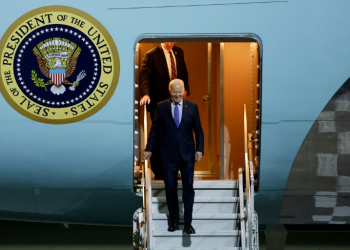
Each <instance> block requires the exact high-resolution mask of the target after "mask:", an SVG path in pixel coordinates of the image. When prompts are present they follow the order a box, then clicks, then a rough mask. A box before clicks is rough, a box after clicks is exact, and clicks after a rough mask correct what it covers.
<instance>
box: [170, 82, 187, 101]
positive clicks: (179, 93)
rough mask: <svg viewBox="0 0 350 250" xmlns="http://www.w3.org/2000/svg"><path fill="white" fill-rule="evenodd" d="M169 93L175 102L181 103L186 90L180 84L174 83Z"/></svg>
mask: <svg viewBox="0 0 350 250" xmlns="http://www.w3.org/2000/svg"><path fill="white" fill-rule="evenodd" d="M169 93H170V95H171V99H172V100H173V102H181V100H182V98H183V94H184V88H183V87H182V86H181V84H180V83H174V84H172V85H170V90H169Z"/></svg>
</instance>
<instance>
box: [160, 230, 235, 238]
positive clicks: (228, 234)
mask: <svg viewBox="0 0 350 250" xmlns="http://www.w3.org/2000/svg"><path fill="white" fill-rule="evenodd" d="M239 235H240V231H239V230H221V231H217V230H196V233H195V234H191V235H189V234H183V233H182V231H181V230H176V231H175V232H169V231H168V230H159V231H153V237H179V236H180V237H203V236H206V237H219V236H220V237H232V236H239Z"/></svg>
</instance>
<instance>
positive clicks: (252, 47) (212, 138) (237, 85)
mask: <svg viewBox="0 0 350 250" xmlns="http://www.w3.org/2000/svg"><path fill="white" fill-rule="evenodd" d="M174 40H176V43H175V46H177V47H180V48H182V49H183V51H184V56H185V62H186V66H187V70H188V74H189V85H190V95H189V96H188V97H186V99H188V100H190V101H192V102H195V103H196V104H197V105H198V109H199V113H200V118H201V123H202V127H203V132H204V136H205V144H204V156H203V159H202V161H201V162H199V163H196V165H195V179H197V180H198V179H199V180H200V179H214V180H215V179H216V180H218V179H226V180H232V179H237V173H238V168H240V167H242V166H243V163H244V128H243V105H244V104H246V106H247V120H248V133H251V134H253V136H254V139H255V140H257V139H258V137H259V133H260V120H259V118H260V117H259V114H260V99H261V98H260V89H261V88H260V87H261V83H260V79H261V78H260V75H261V55H260V48H259V43H258V42H257V41H256V40H253V39H246V40H244V39H243V40H242V38H239V39H237V38H236V39H231V40H230V41H227V42H213V41H209V39H207V40H208V41H205V39H197V40H195V41H193V40H192V41H188V40H186V39H180V38H176V39H174V38H168V39H157V40H155V39H145V40H141V41H140V42H139V43H138V44H137V45H136V49H135V83H136V84H138V80H139V79H138V78H139V73H140V71H141V66H142V61H143V58H144V54H145V53H146V52H147V51H149V50H150V49H152V48H154V47H156V46H158V45H159V44H160V42H171V41H174ZM235 40H236V41H235ZM140 99H141V97H140V94H139V91H138V88H136V89H135V100H136V101H139V100H140ZM136 109H139V111H138V114H139V119H138V120H139V123H140V124H139V125H138V124H137V122H136V123H135V126H136V127H137V126H139V128H138V129H139V131H140V134H139V140H138V141H139V142H140V145H144V144H143V143H144V142H143V136H142V134H143V124H142V122H141V121H143V112H142V111H143V107H139V105H136ZM148 124H149V127H148V131H147V133H148V132H149V129H150V125H151V120H150V118H149V115H148ZM135 129H136V128H135ZM136 141H137V140H136ZM255 146H256V148H255V150H253V153H254V159H256V166H257V165H258V156H259V148H258V147H259V145H258V144H257V143H255V144H254V147H255ZM139 148H140V149H142V148H143V146H141V147H139ZM142 153H143V152H142V150H139V152H136V153H135V155H138V157H137V158H139V159H141V158H142Z"/></svg>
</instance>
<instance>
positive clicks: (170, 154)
mask: <svg viewBox="0 0 350 250" xmlns="http://www.w3.org/2000/svg"><path fill="white" fill-rule="evenodd" d="M184 90H185V89H184V82H183V81H181V80H179V79H176V80H173V81H171V82H170V84H169V92H170V95H171V98H169V99H167V100H165V101H163V102H160V103H158V105H157V111H156V114H155V117H154V120H153V124H152V127H151V131H150V133H149V137H148V141H147V146H146V150H145V152H144V155H143V158H144V159H146V160H147V159H149V158H150V157H151V156H152V149H153V146H154V143H155V141H156V139H157V136H158V134H159V132H160V145H161V163H162V167H163V172H164V183H165V190H166V200H167V206H168V210H169V215H170V221H169V222H170V223H169V227H168V231H175V230H178V229H179V226H178V224H179V203H178V198H177V171H178V169H179V170H180V171H181V175H182V186H183V194H182V200H183V203H184V210H185V211H184V222H185V227H184V232H185V233H188V234H194V233H195V230H194V228H193V227H192V225H191V223H192V210H193V202H194V189H193V177H194V164H195V162H196V161H197V162H199V161H200V160H201V159H202V155H203V153H204V134H203V130H202V126H201V122H200V119H199V112H198V106H197V105H196V104H195V103H193V102H190V101H188V100H185V99H183V92H184ZM193 132H194V133H195V137H196V144H195V142H194V139H193Z"/></svg>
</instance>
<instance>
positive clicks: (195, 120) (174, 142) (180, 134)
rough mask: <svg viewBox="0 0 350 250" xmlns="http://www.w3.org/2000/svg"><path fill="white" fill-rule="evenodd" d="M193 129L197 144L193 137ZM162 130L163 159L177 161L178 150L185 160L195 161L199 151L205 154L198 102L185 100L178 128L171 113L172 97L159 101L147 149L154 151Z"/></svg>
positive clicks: (161, 149)
mask: <svg viewBox="0 0 350 250" xmlns="http://www.w3.org/2000/svg"><path fill="white" fill-rule="evenodd" d="M193 131H194V133H195V137H196V144H195V143H194V139H193ZM158 132H160V145H161V148H160V153H161V160H162V161H176V160H178V159H177V158H176V156H178V154H177V153H176V151H177V150H179V152H180V155H181V157H182V159H183V160H184V161H194V155H195V153H196V152H197V151H199V152H201V153H203V154H204V134H203V130H202V125H201V121H200V119H199V112H198V106H197V104H195V103H193V102H190V101H188V100H185V99H184V100H183V110H182V118H181V123H180V126H179V127H178V128H177V127H176V125H175V122H174V119H173V116H172V114H171V99H170V98H169V99H167V100H165V101H163V102H160V103H158V107H157V112H156V115H155V118H154V120H153V123H152V127H151V131H150V133H149V137H148V142H147V146H146V151H149V152H152V148H153V145H154V143H155V141H156V137H157V133H158Z"/></svg>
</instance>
